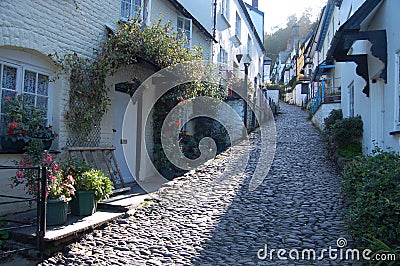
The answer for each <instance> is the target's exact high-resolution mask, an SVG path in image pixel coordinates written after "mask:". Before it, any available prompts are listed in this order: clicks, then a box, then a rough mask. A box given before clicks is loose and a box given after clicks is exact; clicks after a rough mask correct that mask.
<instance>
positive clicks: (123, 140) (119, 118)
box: [113, 91, 137, 182]
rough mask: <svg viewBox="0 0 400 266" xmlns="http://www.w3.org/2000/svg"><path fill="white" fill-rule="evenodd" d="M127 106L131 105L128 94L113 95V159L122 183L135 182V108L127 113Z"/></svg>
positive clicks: (118, 93) (117, 93) (117, 92)
mask: <svg viewBox="0 0 400 266" xmlns="http://www.w3.org/2000/svg"><path fill="white" fill-rule="evenodd" d="M128 104H132V102H130V97H129V94H126V93H122V92H119V91H116V92H115V93H114V119H113V145H114V147H116V150H115V157H116V159H117V162H118V165H119V167H120V170H121V173H122V176H123V177H124V181H125V182H132V181H134V180H136V179H135V166H136V128H137V118H136V117H137V116H136V114H137V112H136V111H137V107H136V105H134V106H133V108H132V106H131V107H130V108H129V111H128V112H127V109H128V108H127V107H128ZM124 116H125V123H124ZM127 162H128V163H127Z"/></svg>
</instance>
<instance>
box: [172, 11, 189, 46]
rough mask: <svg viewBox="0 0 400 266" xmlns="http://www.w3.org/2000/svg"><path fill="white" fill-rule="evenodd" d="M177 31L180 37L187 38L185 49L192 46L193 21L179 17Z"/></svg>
mask: <svg viewBox="0 0 400 266" xmlns="http://www.w3.org/2000/svg"><path fill="white" fill-rule="evenodd" d="M176 28H177V31H178V34H179V36H180V37H182V38H185V45H184V47H185V48H190V47H191V45H192V20H191V19H189V18H184V17H178V22H177V27H176Z"/></svg>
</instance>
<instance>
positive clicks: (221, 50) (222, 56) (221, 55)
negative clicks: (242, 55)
mask: <svg viewBox="0 0 400 266" xmlns="http://www.w3.org/2000/svg"><path fill="white" fill-rule="evenodd" d="M218 62H219V63H221V64H226V63H227V62H228V53H227V52H226V50H225V49H224V48H222V47H220V48H219V58H218Z"/></svg>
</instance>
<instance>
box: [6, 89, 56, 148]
mask: <svg viewBox="0 0 400 266" xmlns="http://www.w3.org/2000/svg"><path fill="white" fill-rule="evenodd" d="M3 103H4V109H5V119H6V121H9V123H8V131H7V135H4V136H1V145H2V149H3V150H8V151H13V152H18V153H20V152H22V151H23V149H24V148H25V147H26V146H27V144H28V143H29V142H30V140H31V139H36V138H37V139H40V140H41V143H42V144H43V146H44V147H43V149H45V150H48V149H49V148H50V146H51V144H52V142H53V140H54V139H55V138H56V137H57V134H56V133H55V132H54V131H53V129H52V126H45V124H46V110H45V109H43V108H36V107H35V106H33V105H32V104H30V103H28V102H26V101H25V100H24V97H23V95H22V94H19V95H17V94H15V95H14V96H12V97H10V96H7V97H5V98H4V100H3Z"/></svg>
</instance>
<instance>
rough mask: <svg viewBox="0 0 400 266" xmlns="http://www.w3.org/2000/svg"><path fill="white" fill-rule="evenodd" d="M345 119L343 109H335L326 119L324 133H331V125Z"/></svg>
mask: <svg viewBox="0 0 400 266" xmlns="http://www.w3.org/2000/svg"><path fill="white" fill-rule="evenodd" d="M341 119H343V113H342V109H337V110H336V109H335V110H332V111H331V112H330V113H329V116H328V117H327V118H325V119H324V126H325V127H324V133H326V134H327V135H329V131H330V129H331V127H332V126H333V125H334V124H335V123H336V122H337V121H338V120H341Z"/></svg>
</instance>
